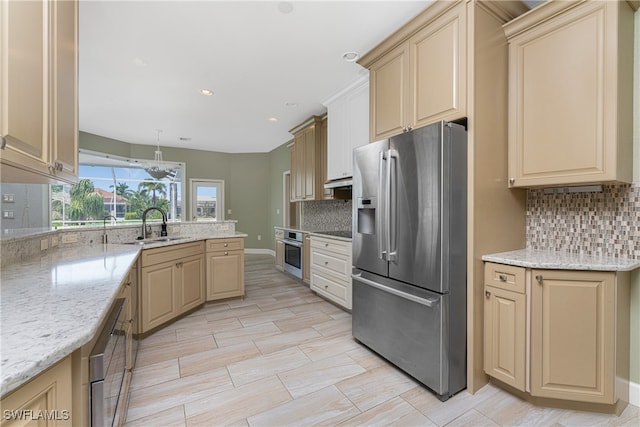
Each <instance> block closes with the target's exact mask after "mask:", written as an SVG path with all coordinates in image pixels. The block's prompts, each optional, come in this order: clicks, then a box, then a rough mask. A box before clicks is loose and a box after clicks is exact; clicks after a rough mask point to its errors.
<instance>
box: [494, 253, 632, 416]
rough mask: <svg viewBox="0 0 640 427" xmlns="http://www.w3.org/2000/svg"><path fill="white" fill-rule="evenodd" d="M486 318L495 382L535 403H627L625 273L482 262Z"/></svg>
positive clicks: (627, 278) (627, 332)
mask: <svg viewBox="0 0 640 427" xmlns="http://www.w3.org/2000/svg"><path fill="white" fill-rule="evenodd" d="M525 283H526V284H527V285H526V288H527V290H526V291H525ZM527 298H529V301H527ZM528 313H530V314H528ZM484 321H485V325H484V330H485V346H484V349H485V350H484V368H485V372H486V373H487V374H488V375H490V376H492V377H493V378H495V379H498V380H500V381H501V382H503V383H505V384H508V385H510V386H512V387H514V388H516V389H518V390H521V391H526V392H528V393H530V395H531V396H532V397H535V398H541V399H546V398H551V399H561V400H566V401H573V402H585V403H588V404H603V405H604V406H602V407H601V409H606V408H610V407H611V405H614V404H616V403H618V400H622V401H624V402H628V397H629V396H628V393H629V382H628V381H629V274H628V273H625V272H603V271H576V270H536V269H525V268H522V267H513V266H506V265H501V264H494V263H486V264H485V318H484ZM527 344H528V345H527ZM527 349H528V350H527ZM527 376H528V377H529V379H528V381H527ZM607 405H608V406H607Z"/></svg>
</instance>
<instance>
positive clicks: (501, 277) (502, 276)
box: [498, 274, 507, 282]
mask: <svg viewBox="0 0 640 427" xmlns="http://www.w3.org/2000/svg"><path fill="white" fill-rule="evenodd" d="M498 279H500V281H501V282H506V281H507V275H506V274H500V275H499V276H498Z"/></svg>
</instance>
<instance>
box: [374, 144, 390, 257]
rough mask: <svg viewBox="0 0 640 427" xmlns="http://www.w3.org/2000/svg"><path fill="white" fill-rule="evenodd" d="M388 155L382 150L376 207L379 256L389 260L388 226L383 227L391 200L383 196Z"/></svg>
mask: <svg viewBox="0 0 640 427" xmlns="http://www.w3.org/2000/svg"><path fill="white" fill-rule="evenodd" d="M386 160H387V157H386V155H385V152H384V151H381V152H380V154H379V158H378V207H377V209H376V212H377V213H376V215H377V218H376V236H377V237H378V238H377V241H378V258H380V259H381V260H384V261H387V250H386V249H387V247H386V244H385V243H386V240H387V237H386V234H385V233H386V227H384V228H383V226H382V225H383V223H385V224H386V222H387V218H386V209H387V205H388V204H389V202H388V201H387V199H386V195H385V196H383V194H382V190H383V188H385V189H386V182H385V174H384V173H383V172H384V170H385V166H384V163H385V162H386ZM381 203H382V204H383V206H380V204H381ZM383 212H385V213H384V217H383Z"/></svg>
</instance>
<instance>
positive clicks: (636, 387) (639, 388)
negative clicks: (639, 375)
mask: <svg viewBox="0 0 640 427" xmlns="http://www.w3.org/2000/svg"><path fill="white" fill-rule="evenodd" d="M629 403H630V404H632V405H633V406H638V407H640V384H638V383H634V382H633V381H629Z"/></svg>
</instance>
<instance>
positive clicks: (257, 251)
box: [244, 248, 276, 256]
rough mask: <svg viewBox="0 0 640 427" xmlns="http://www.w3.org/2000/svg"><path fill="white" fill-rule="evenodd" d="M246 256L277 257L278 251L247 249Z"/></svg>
mask: <svg viewBox="0 0 640 427" xmlns="http://www.w3.org/2000/svg"><path fill="white" fill-rule="evenodd" d="M244 253H245V254H260V255H271V256H276V251H274V250H273V249H250V248H249V249H247V248H245V250H244Z"/></svg>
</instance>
